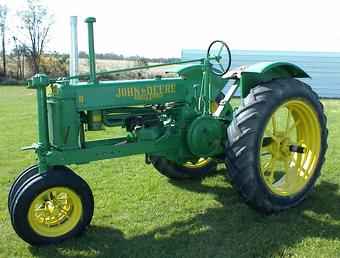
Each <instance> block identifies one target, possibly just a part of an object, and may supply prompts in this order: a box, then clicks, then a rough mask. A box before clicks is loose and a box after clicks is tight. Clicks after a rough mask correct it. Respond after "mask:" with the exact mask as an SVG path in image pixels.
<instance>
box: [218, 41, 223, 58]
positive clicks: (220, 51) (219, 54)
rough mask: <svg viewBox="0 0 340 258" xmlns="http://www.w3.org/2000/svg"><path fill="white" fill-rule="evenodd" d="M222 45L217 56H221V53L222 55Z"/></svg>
mask: <svg viewBox="0 0 340 258" xmlns="http://www.w3.org/2000/svg"><path fill="white" fill-rule="evenodd" d="M223 47H224V46H223V44H221V48H220V50H219V51H218V54H217V56H221V53H222V50H223Z"/></svg>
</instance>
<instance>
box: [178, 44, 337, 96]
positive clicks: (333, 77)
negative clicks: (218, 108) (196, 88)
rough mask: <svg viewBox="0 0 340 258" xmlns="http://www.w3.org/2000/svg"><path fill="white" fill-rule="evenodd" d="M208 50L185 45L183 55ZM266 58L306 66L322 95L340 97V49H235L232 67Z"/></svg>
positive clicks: (193, 55)
mask: <svg viewBox="0 0 340 258" xmlns="http://www.w3.org/2000/svg"><path fill="white" fill-rule="evenodd" d="M205 55H206V51H205V50H198V49H184V50H182V59H183V60H188V59H194V58H200V57H204V56H205ZM263 61H284V62H291V63H294V64H296V65H298V66H300V67H301V68H302V69H304V70H305V71H306V72H307V73H308V74H309V75H310V76H311V77H312V80H310V79H303V80H304V81H305V82H306V83H308V84H309V85H311V86H312V87H313V89H314V90H315V91H316V92H317V93H318V94H319V96H321V97H327V98H340V53H329V52H324V53H322V52H286V51H255V50H254V51H250V50H234V51H232V67H233V68H235V67H239V66H241V65H251V64H254V63H257V62H263Z"/></svg>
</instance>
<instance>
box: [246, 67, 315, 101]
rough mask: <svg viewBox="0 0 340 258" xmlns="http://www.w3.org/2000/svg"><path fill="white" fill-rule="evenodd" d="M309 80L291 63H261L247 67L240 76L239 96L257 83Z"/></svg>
mask: <svg viewBox="0 0 340 258" xmlns="http://www.w3.org/2000/svg"><path fill="white" fill-rule="evenodd" d="M287 78H310V76H309V75H308V74H307V73H306V72H305V71H304V70H302V69H301V68H300V67H298V66H297V65H295V64H292V63H286V62H262V63H257V64H254V65H252V66H249V67H247V68H246V69H244V70H242V72H241V75H240V89H241V96H242V97H243V98H244V97H246V96H247V95H248V94H249V91H250V89H251V88H254V87H255V86H256V85H258V84H259V83H265V82H269V81H271V80H274V79H287Z"/></svg>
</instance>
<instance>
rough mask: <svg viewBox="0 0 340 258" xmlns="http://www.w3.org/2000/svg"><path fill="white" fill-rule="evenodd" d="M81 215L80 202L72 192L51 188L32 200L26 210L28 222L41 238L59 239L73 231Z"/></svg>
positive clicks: (66, 189)
mask: <svg viewBox="0 0 340 258" xmlns="http://www.w3.org/2000/svg"><path fill="white" fill-rule="evenodd" d="M82 213H83V205H82V202H81V200H80V197H79V196H78V195H77V194H76V193H75V192H74V191H72V190H71V189H69V188H66V187H53V188H50V189H48V190H46V191H44V192H42V193H40V194H39V195H38V196H37V197H36V198H35V199H34V200H33V202H32V203H31V205H30V208H29V210H28V222H29V224H30V226H31V228H32V229H33V230H34V231H35V232H36V233H37V234H39V235H41V236H45V237H59V236H62V235H64V234H66V233H68V232H70V231H72V230H73V229H74V227H75V226H76V225H77V224H78V222H79V220H80V219H81V217H82Z"/></svg>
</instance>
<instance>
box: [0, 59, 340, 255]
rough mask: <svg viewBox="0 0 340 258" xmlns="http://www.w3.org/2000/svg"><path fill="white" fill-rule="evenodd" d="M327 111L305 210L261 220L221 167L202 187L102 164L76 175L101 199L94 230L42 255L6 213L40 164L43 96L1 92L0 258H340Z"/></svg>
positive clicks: (134, 161) (333, 140)
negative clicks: (321, 154)
mask: <svg viewBox="0 0 340 258" xmlns="http://www.w3.org/2000/svg"><path fill="white" fill-rule="evenodd" d="M81 62H83V60H82V61H81ZM104 63H105V62H104ZM103 65H106V64H103ZM122 65H123V64H122ZM323 103H324V105H325V110H326V113H327V116H328V128H329V139H328V141H329V148H328V152H327V160H326V163H325V165H324V167H323V169H322V176H321V178H320V179H319V181H318V183H317V186H316V189H315V191H314V192H313V193H312V194H311V196H310V197H309V198H308V199H307V200H306V201H305V202H304V203H303V204H302V205H300V206H299V207H297V208H294V209H291V210H288V211H286V212H282V213H279V214H277V215H272V216H263V215H261V214H259V213H257V212H255V211H254V210H252V209H250V208H249V207H248V206H247V205H245V204H244V203H243V202H242V201H241V200H240V198H239V196H238V194H237V193H236V191H235V190H234V189H233V188H232V186H231V184H230V182H229V181H228V180H227V179H225V177H224V174H225V173H226V171H225V169H224V167H223V166H221V168H220V169H219V170H218V171H217V172H216V174H214V175H212V176H211V177H208V178H206V179H204V180H202V181H186V182H170V181H169V180H167V178H165V177H163V176H160V175H159V174H158V173H157V172H156V171H155V169H153V168H152V166H150V165H145V163H144V157H143V156H142V155H139V156H132V157H126V158H119V159H114V160H105V161H98V162H94V163H91V164H88V165H83V166H73V167H72V168H73V169H74V170H75V171H77V172H78V173H79V174H80V175H81V176H82V177H83V178H84V179H86V181H87V182H88V183H89V185H90V186H91V188H92V190H93V193H94V198H95V213H94V218H93V221H92V223H91V226H90V227H89V229H88V230H87V231H86V232H85V234H84V235H82V236H81V237H79V238H76V239H72V240H69V241H67V242H64V243H62V244H60V245H57V246H49V247H41V248H36V247H30V246H29V245H27V244H26V243H25V242H23V241H22V240H21V239H20V238H19V237H17V235H16V234H15V233H14V231H13V229H12V227H11V223H10V218H9V215H8V211H7V192H8V190H9V188H10V185H11V184H12V182H13V180H14V178H15V177H16V176H17V175H18V173H20V171H21V170H22V169H23V168H25V167H27V166H29V165H31V164H34V162H35V155H34V153H32V152H30V151H26V152H22V151H20V147H22V146H27V145H30V144H31V143H33V142H35V141H36V122H35V121H36V117H35V92H34V91H33V90H27V89H25V88H24V87H13V86H11V87H0V258H16V257H42V258H55V257H70V258H73V257H91V258H92V257H94V258H97V257H107V258H109V257H147V258H153V257H154V258H160V257H162V258H163V257H169V258H170V257H171V258H173V257H192V258H196V257H308V258H309V257H317V258H319V257H340V189H339V186H340V161H339V160H340V148H339V146H340V137H339V136H340V101H336V100H324V101H323ZM106 133H107V134H109V132H106Z"/></svg>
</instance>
